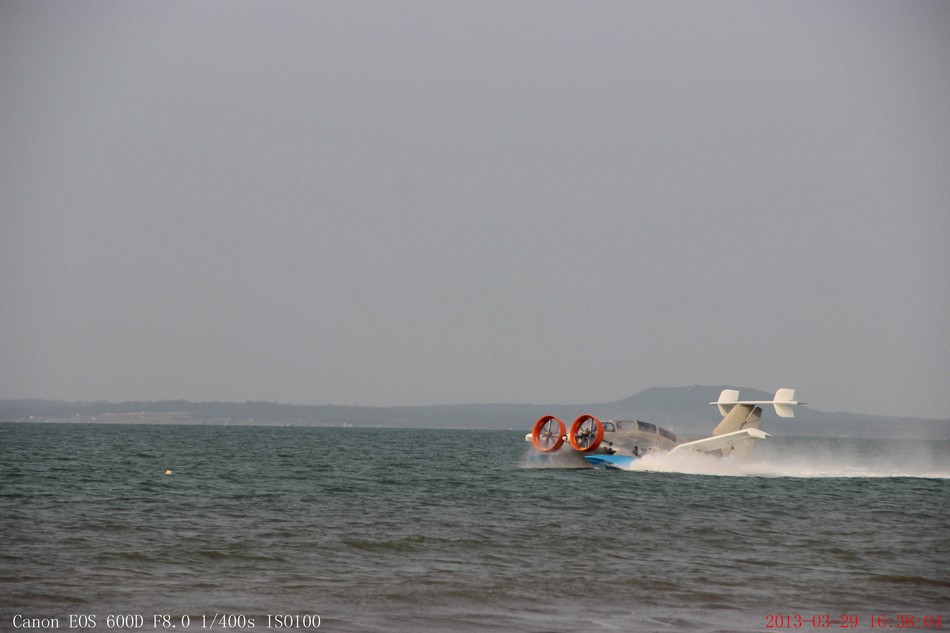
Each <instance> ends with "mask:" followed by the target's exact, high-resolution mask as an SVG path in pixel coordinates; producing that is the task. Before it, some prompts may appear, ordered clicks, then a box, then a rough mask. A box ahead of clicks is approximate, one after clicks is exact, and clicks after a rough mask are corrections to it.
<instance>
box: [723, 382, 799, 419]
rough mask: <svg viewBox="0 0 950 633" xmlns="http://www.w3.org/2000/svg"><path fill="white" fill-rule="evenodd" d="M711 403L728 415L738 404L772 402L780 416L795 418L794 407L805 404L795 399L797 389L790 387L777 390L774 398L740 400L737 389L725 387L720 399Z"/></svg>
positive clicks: (724, 414)
mask: <svg viewBox="0 0 950 633" xmlns="http://www.w3.org/2000/svg"><path fill="white" fill-rule="evenodd" d="M709 404H715V405H718V406H719V413H720V414H721V415H722V416H723V417H726V415H727V414H728V413H729V412H730V411H732V408H733V407H735V406H736V405H737V404H753V405H758V404H770V405H772V406H774V407H775V413H776V414H777V415H778V416H779V417H780V418H794V417H795V411H794V410H793V409H792V407H793V406H794V405H796V404H805V403H804V402H798V401H797V400H795V390H794V389H788V388H787V387H783V388H782V389H779V390H778V391H776V392H775V398H774V399H773V400H739V392H738V391H736V390H735V389H723V391H722V393H721V394H719V400H717V401H716V402H710V403H709Z"/></svg>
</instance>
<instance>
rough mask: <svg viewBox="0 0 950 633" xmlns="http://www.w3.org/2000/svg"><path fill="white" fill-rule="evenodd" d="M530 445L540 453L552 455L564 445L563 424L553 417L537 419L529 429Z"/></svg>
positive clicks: (546, 416) (547, 416)
mask: <svg viewBox="0 0 950 633" xmlns="http://www.w3.org/2000/svg"><path fill="white" fill-rule="evenodd" d="M531 443H532V444H534V447H535V448H536V449H538V450H539V451H541V452H542V453H553V452H554V451H556V450H557V449H559V448H561V445H562V444H564V423H563V422H561V421H560V420H558V419H557V418H556V417H554V416H553V415H545V416H542V417H540V418H538V421H537V422H535V423H534V428H533V429H531Z"/></svg>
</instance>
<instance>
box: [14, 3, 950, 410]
mask: <svg viewBox="0 0 950 633" xmlns="http://www.w3.org/2000/svg"><path fill="white" fill-rule="evenodd" d="M948 33H950V3H947V2H943V1H935V2H915V1H908V2H891V1H887V2H873V1H871V2H869V1H859V2H834V1H831V2H800V1H795V2H759V1H755V2H667V1H666V0H663V1H658V2H518V1H511V0H505V1H503V2H485V1H478V2H474V1H469V2H439V3H436V2H390V1H385V2H351V1H349V0H348V1H346V2H256V3H249V2H187V3H174V2H152V1H148V2H128V1H126V0H122V1H120V2H43V1H33V0H31V1H29V2H11V1H9V0H5V1H4V2H2V3H0V148H2V150H0V398H22V397H44V398H63V399H107V400H126V399H146V400H155V399H171V398H185V399H190V400H238V401H243V400H245V399H251V400H276V401H280V402H288V403H307V404H310V403H313V404H323V403H337V404H363V405H401V404H442V403H449V404H451V403H477V402H533V403H545V402H548V403H551V402H563V403H575V402H597V401H608V400H616V399H619V398H624V397H626V396H629V395H631V394H633V393H635V392H637V391H639V390H641V389H644V388H647V387H652V386H676V385H691V384H719V383H725V384H734V385H746V386H751V387H758V388H761V389H764V390H769V391H770V390H773V389H775V388H777V387H781V386H788V387H797V388H798V389H799V396H800V397H801V398H803V399H806V400H808V401H809V402H810V403H812V405H813V406H814V407H815V408H818V409H823V410H828V411H839V410H842V411H854V412H867V413H881V414H906V415H920V416H926V417H950V316H948V315H950V281H948V276H950V275H948V273H950V256H948V254H947V248H948V244H950V168H948V165H950V37H947V34H948ZM631 414H635V412H631Z"/></svg>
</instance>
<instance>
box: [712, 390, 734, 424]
mask: <svg viewBox="0 0 950 633" xmlns="http://www.w3.org/2000/svg"><path fill="white" fill-rule="evenodd" d="M737 402H739V392H738V391H736V390H735V389H723V390H722V393H721V394H719V400H717V401H716V404H718V405H719V415H721V416H722V417H726V415H727V414H728V413H729V411H731V410H732V407H733V406H735V404H736V403H737Z"/></svg>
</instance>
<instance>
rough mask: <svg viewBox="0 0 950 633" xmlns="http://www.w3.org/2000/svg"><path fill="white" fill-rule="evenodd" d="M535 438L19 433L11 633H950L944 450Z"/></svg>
mask: <svg viewBox="0 0 950 633" xmlns="http://www.w3.org/2000/svg"><path fill="white" fill-rule="evenodd" d="M523 436H524V431H519V432H508V431H463V430H398V429H359V428H312V427H267V426H259V427H236V426H146V425H142V426H135V425H117V424H116V425H108V424H88V423H86V424H32V423H29V424H27V423H10V424H0V630H4V631H10V630H23V629H24V628H29V627H32V628H33V630H126V631H127V630H136V631H157V630H161V631H172V630H174V631H179V632H180V631H184V630H187V631H226V630H228V631H238V630H242V631H309V630H319V631H340V632H378V631H423V632H425V631H433V632H434V631H463V632H467V631H537V632H541V631H670V632H679V631H769V630H786V631H790V630H802V629H804V630H823V629H826V630H831V629H833V630H841V629H849V630H857V631H864V630H872V629H877V628H882V629H888V630H893V629H895V628H915V629H917V630H924V629H931V630H939V629H941V628H943V629H946V628H950V613H948V607H950V443H948V442H932V441H931V442H927V441H912V440H905V441H895V440H866V439H865V440H848V439H800V438H796V439H783V438H781V437H773V438H771V439H769V440H766V441H764V442H761V443H759V445H757V446H756V450H755V451H754V452H753V455H752V456H751V458H750V459H749V460H748V461H746V462H741V463H740V462H732V461H730V460H728V459H727V460H717V459H711V458H706V457H704V456H701V455H700V456H695V457H694V458H692V459H678V460H674V459H672V458H668V459H664V458H662V457H654V456H651V457H649V458H645V459H643V460H640V462H638V463H637V464H636V465H635V466H634V469H633V470H632V471H630V472H626V471H598V470H583V469H581V470H579V469H558V468H533V467H531V460H529V459H527V456H528V452H529V451H530V450H531V449H530V448H528V446H527V445H526V443H525V442H524V439H523ZM888 625H890V626H888ZM905 625H910V626H905Z"/></svg>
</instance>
